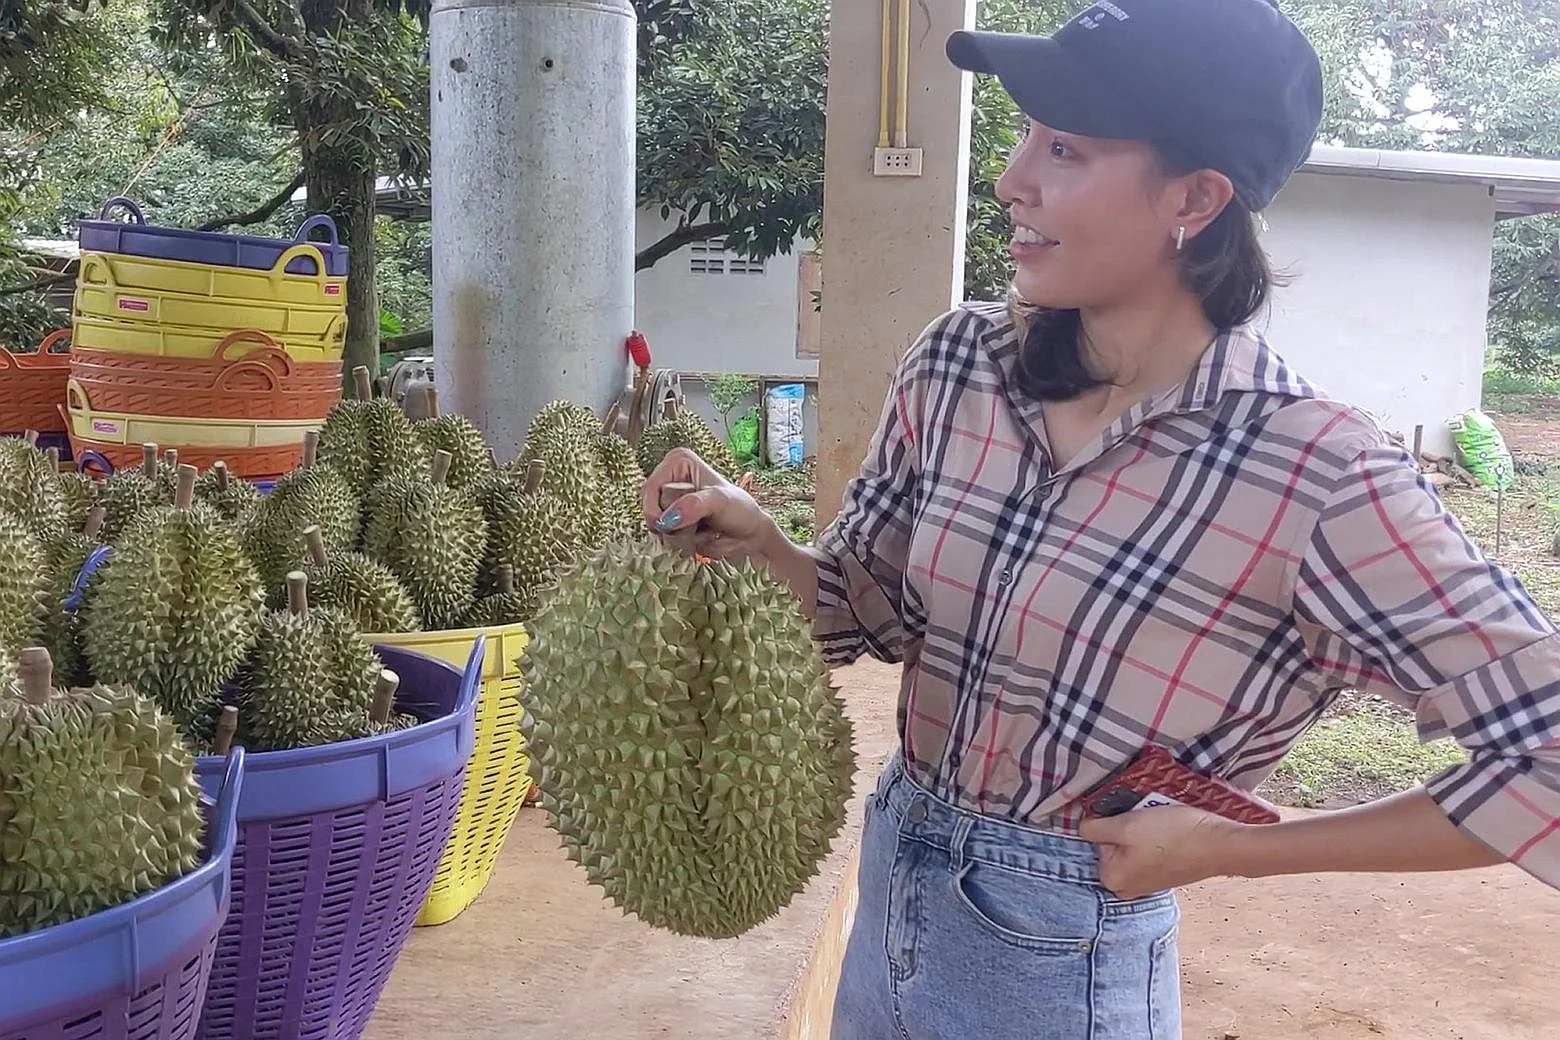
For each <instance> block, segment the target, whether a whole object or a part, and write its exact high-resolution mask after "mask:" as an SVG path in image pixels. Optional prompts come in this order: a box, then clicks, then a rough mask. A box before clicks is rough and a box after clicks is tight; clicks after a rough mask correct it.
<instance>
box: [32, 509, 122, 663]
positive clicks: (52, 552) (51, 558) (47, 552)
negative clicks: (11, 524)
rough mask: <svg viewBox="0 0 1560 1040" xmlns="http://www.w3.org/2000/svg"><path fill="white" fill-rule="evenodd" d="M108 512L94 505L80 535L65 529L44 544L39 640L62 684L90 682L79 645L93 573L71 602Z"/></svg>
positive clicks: (84, 652)
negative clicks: (77, 598)
mask: <svg viewBox="0 0 1560 1040" xmlns="http://www.w3.org/2000/svg"><path fill="white" fill-rule="evenodd" d="M106 514H107V511H106V510H105V509H104V508H103V507H102V506H93V507H92V511H91V513H90V514H88V516H87V522H86V525H85V527H84V529H83V530H82V532H81V533H80V534H76V533H74V532H70V531H65V532H62V533H61V534H59V535H58V536H56V537H54V538H51V539H48V540H47V541H46V542H45V543H44V557H45V564H44V569H45V572H46V574H47V580H48V587H47V590H46V593H45V598H44V617H43V628H42V638H41V642H42V643H43V646H44V648H45V649H47V650H48V651H49V657H50V658H51V659H52V660H53V662H54V674H55V676H56V678H57V679H58V681H59V682H60V683H61V684H62V685H65V686H81V685H85V684H86V683H89V682H91V681H92V676H91V670H90V669H89V668H88V667H87V657H86V651H85V650H84V649H83V648H82V645H81V619H82V617H83V614H84V611H85V609H86V604H87V602H88V601H89V600H90V597H91V592H92V588H93V586H94V584H95V582H96V577H97V576H96V574H94V575H93V576H92V577H91V578H89V579H88V581H87V585H86V589H85V590H84V592H83V595H82V596H81V602H79V603H75V602H73V598H72V593H73V591H74V589H75V586H76V580H77V578H78V576H79V575H80V574H81V569H82V568H83V567H84V566H86V563H87V560H88V558H90V557H91V556H92V554H93V553H94V552H96V551H97V550H98V548H99V547H101V545H102V544H103V543H102V542H101V541H99V538H100V537H101V535H102V531H103V521H104V519H105V517H106Z"/></svg>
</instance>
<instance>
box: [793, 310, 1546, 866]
mask: <svg viewBox="0 0 1560 1040" xmlns="http://www.w3.org/2000/svg"><path fill="white" fill-rule="evenodd" d="M1018 353H1019V338H1018V336H1017V334H1016V331H1015V328H1014V325H1013V322H1012V320H1011V319H1010V317H1009V315H1008V312H1007V309H1006V307H1005V306H1004V305H1002V304H1000V303H998V304H970V305H966V306H964V307H962V308H959V309H957V310H955V311H953V312H951V313H949V314H947V315H945V316H943V317H942V318H940V319H938V320H937V321H936V322H934V323H933V324H932V325H931V326H929V327H928V328H927V330H926V331H925V332H924V333H923V334H922V335H921V336H920V337H919V339H918V340H917V341H916V343H915V345H914V346H913V347H912V349H911V350H910V351H909V352H908V353H907V354H906V356H905V357H904V359H903V360H902V362H901V363H900V365H899V368H898V371H897V373H896V375H895V377H894V383H893V387H892V389H891V391H890V393H889V395H888V399H887V402H886V404H885V407H884V410H883V414H882V419H881V422H880V424H879V427H878V429H877V431H876V433H875V434H874V436H873V438H872V441H871V443H870V445H869V447H868V449H867V455H866V459H865V462H864V464H863V466H862V469H861V472H860V473H859V474H858V475H857V476H856V477H855V478H854V479H853V480H852V482H851V483H850V485H849V486H848V488H847V490H846V494H845V500H844V503H843V506H842V509H841V511H840V512H839V514H838V515H837V516H836V517H835V519H834V521H833V522H832V523H831V524H830V525H828V526H827V527H826V528H825V529H824V530H823V531H822V532H821V533H820V536H819V539H818V547H817V548H815V549H813V550H812V553H813V555H814V557H815V558H816V559H817V561H818V578H819V589H818V613H817V617H816V621H815V624H814V633H815V635H816V637H817V639H818V641H819V644H820V645H821V647H822V648H823V651H824V654H825V656H826V658H827V659H828V660H829V661H830V663H832V664H843V663H847V662H849V661H852V660H854V659H856V658H858V657H860V656H861V655H862V654H864V653H866V654H871V655H872V656H874V657H876V658H878V659H880V660H883V661H888V662H894V663H897V662H901V661H902V662H904V664H905V668H904V676H903V680H902V690H901V697H900V706H899V732H900V737H901V741H902V745H903V751H904V756H905V761H906V766H907V768H908V770H909V772H910V773H911V775H912V776H914V777H916V778H917V779H918V780H919V781H920V782H922V783H923V784H925V785H927V786H928V787H929V788H931V789H932V790H933V791H935V792H936V793H938V794H939V795H940V796H942V797H944V798H946V799H948V800H949V801H951V802H953V803H955V804H957V805H960V806H963V807H965V808H967V809H970V810H973V811H976V812H979V813H985V814H989V815H993V816H997V817H1001V818H1007V819H1011V820H1015V821H1021V822H1024V823H1028V824H1030V825H1033V826H1044V827H1049V828H1053V829H1059V830H1062V831H1074V830H1075V829H1076V825H1077V822H1078V809H1077V799H1078V798H1079V796H1080V795H1082V794H1083V793H1084V792H1085V791H1087V790H1088V789H1090V788H1092V787H1093V786H1095V785H1096V784H1097V783H1099V782H1100V781H1101V780H1103V779H1105V778H1106V777H1107V776H1108V775H1110V774H1111V773H1113V772H1114V771H1116V770H1117V769H1119V768H1120V767H1121V766H1123V765H1124V764H1125V763H1126V762H1127V761H1128V760H1129V759H1130V758H1131V757H1132V756H1133V755H1134V754H1135V753H1136V752H1137V751H1138V750H1140V749H1141V748H1142V747H1143V746H1144V745H1145V744H1148V743H1160V744H1163V745H1165V746H1166V747H1168V748H1169V749H1170V750H1171V751H1172V752H1173V753H1174V754H1175V755H1176V756H1177V757H1178V758H1179V759H1180V760H1181V761H1182V762H1184V763H1185V764H1187V765H1188V766H1190V767H1192V768H1194V769H1197V770H1200V771H1202V772H1204V773H1207V774H1211V775H1215V776H1220V777H1224V778H1225V779H1227V780H1229V781H1231V782H1233V783H1235V784H1237V785H1239V786H1240V787H1242V788H1245V789H1248V790H1250V789H1252V788H1254V787H1256V786H1257V784H1259V783H1260V782H1261V781H1262V780H1263V779H1264V778H1266V777H1267V776H1268V775H1269V774H1271V772H1272V771H1273V769H1274V767H1275V766H1277V764H1278V763H1279V761H1280V760H1281V759H1282V758H1283V757H1284V755H1285V754H1286V753H1287V752H1288V751H1289V749H1290V748H1291V747H1293V746H1294V744H1295V743H1296V742H1297V741H1298V740H1299V739H1300V738H1301V736H1302V735H1303V734H1304V733H1305V731H1306V730H1307V728H1308V727H1310V726H1311V725H1312V724H1313V723H1314V722H1316V720H1317V718H1318V716H1320V715H1321V714H1322V712H1323V711H1324V709H1326V707H1327V706H1328V704H1329V703H1330V702H1331V701H1332V700H1333V699H1334V698H1335V697H1336V696H1337V695H1338V693H1339V691H1341V690H1342V689H1345V688H1354V689H1359V690H1363V691H1367V692H1370V693H1376V694H1380V695H1382V696H1384V697H1386V698H1388V699H1390V700H1392V701H1394V702H1396V703H1398V704H1401V705H1405V706H1407V707H1409V708H1412V709H1414V710H1415V711H1416V712H1417V716H1418V719H1419V728H1420V733H1421V736H1422V737H1423V738H1424V739H1431V738H1434V737H1438V736H1443V735H1448V734H1449V735H1451V736H1453V737H1455V738H1456V739H1457V741H1458V742H1459V743H1460V744H1461V745H1462V746H1463V747H1464V748H1465V749H1467V751H1468V752H1469V754H1470V760H1469V761H1468V762H1467V763H1466V764H1460V765H1457V766H1455V767H1453V768H1450V769H1447V770H1446V771H1444V772H1442V773H1440V774H1439V775H1437V776H1436V777H1434V778H1433V779H1432V780H1431V781H1430V782H1429V783H1428V785H1427V786H1428V789H1429V792H1430V794H1431V795H1432V796H1433V797H1434V798H1435V799H1436V801H1437V802H1438V803H1439V804H1440V806H1441V807H1442V808H1443V809H1444V810H1445V811H1446V812H1447V813H1448V814H1449V816H1450V817H1451V819H1453V820H1454V821H1456V822H1457V823H1458V824H1459V825H1461V826H1462V827H1463V828H1464V829H1465V830H1466V832H1468V833H1470V834H1472V835H1474V836H1475V837H1476V838H1478V839H1479V840H1481V841H1483V842H1484V843H1485V844H1487V845H1489V846H1491V847H1492V848H1494V849H1496V850H1498V851H1499V852H1500V853H1502V854H1504V855H1505V856H1506V857H1507V858H1508V859H1510V860H1512V861H1514V862H1517V863H1519V864H1520V865H1522V866H1523V867H1525V868H1526V869H1527V870H1529V871H1530V872H1532V873H1533V874H1535V875H1537V876H1538V877H1540V878H1541V879H1542V880H1544V881H1545V882H1547V883H1549V884H1551V885H1556V886H1560V833H1557V832H1560V639H1557V637H1556V629H1555V626H1554V624H1553V623H1552V622H1551V621H1550V619H1549V618H1547V617H1546V616H1545V615H1544V613H1543V612H1542V611H1541V610H1540V609H1539V608H1538V607H1537V606H1535V605H1534V603H1533V601H1532V600H1531V599H1529V598H1528V595H1527V593H1526V592H1525V591H1524V590H1523V588H1522V587H1521V585H1520V584H1519V583H1518V582H1517V580H1516V579H1515V578H1514V577H1512V576H1511V575H1510V574H1508V573H1507V572H1505V571H1504V570H1502V569H1500V568H1499V567H1497V566H1496V565H1495V564H1493V563H1491V562H1490V561H1488V560H1487V559H1486V558H1485V557H1484V556H1483V554H1482V553H1481V552H1480V551H1479V550H1478V549H1477V548H1475V547H1474V546H1473V545H1472V544H1471V543H1470V542H1469V541H1468V540H1467V538H1465V537H1464V535H1463V533H1462V530H1461V528H1460V527H1459V525H1458V523H1457V521H1456V520H1455V518H1454V517H1453V516H1452V515H1451V514H1450V513H1449V512H1448V511H1447V510H1446V509H1444V508H1443V507H1442V505H1441V501H1440V498H1439V496H1438V495H1437V494H1436V493H1435V491H1434V490H1433V489H1432V488H1431V487H1430V486H1429V485H1427V484H1426V483H1425V482H1424V481H1423V480H1422V479H1421V477H1420V474H1419V472H1418V469H1417V468H1416V467H1415V465H1414V464H1413V460H1412V458H1411V456H1410V455H1409V453H1407V452H1406V451H1404V450H1402V449H1401V448H1400V447H1398V446H1396V445H1394V444H1393V443H1392V442H1391V441H1390V440H1389V439H1388V438H1387V437H1386V436H1385V435H1384V433H1383V432H1382V431H1381V430H1380V428H1379V427H1378V426H1377V425H1375V424H1374V423H1373V422H1372V421H1371V420H1370V419H1369V418H1367V417H1365V416H1364V415H1362V414H1361V413H1360V412H1359V411H1358V410H1356V409H1353V408H1350V407H1348V406H1346V405H1344V404H1340V403H1338V402H1336V401H1332V400H1329V399H1327V398H1326V397H1324V396H1323V395H1322V394H1321V393H1320V392H1319V391H1317V390H1315V389H1313V388H1312V387H1311V386H1309V385H1308V384H1307V383H1305V382H1304V381H1303V380H1302V379H1301V378H1300V377H1299V376H1298V375H1296V373H1295V372H1294V371H1293V370H1292V369H1290V368H1289V367H1288V366H1287V365H1286V364H1285V363H1284V362H1283V361H1282V360H1281V359H1280V358H1279V357H1278V356H1277V355H1275V354H1274V353H1272V352H1271V351H1270V350H1269V349H1268V347H1267V345H1266V343H1265V342H1264V341H1263V340H1262V338H1261V337H1260V335H1258V334H1257V333H1256V332H1255V331H1253V330H1251V329H1249V328H1243V329H1236V330H1233V331H1230V332H1228V333H1226V334H1224V335H1222V336H1220V337H1219V338H1218V340H1217V341H1216V342H1215V343H1214V344H1213V345H1212V346H1211V347H1210V348H1209V349H1208V350H1207V351H1206V352H1205V353H1204V355H1203V357H1202V358H1201V360H1200V363H1199V364H1198V366H1197V368H1196V370H1195V371H1194V372H1193V373H1192V374H1191V376H1190V377H1189V378H1188V379H1187V380H1186V382H1185V383H1184V384H1183V385H1182V386H1180V387H1178V388H1176V389H1174V390H1172V391H1171V392H1169V393H1166V394H1164V395H1163V396H1161V397H1159V398H1158V399H1156V400H1150V401H1145V402H1141V403H1139V404H1138V405H1136V406H1134V407H1133V408H1132V409H1131V410H1130V411H1128V412H1127V413H1126V414H1125V415H1124V416H1122V418H1121V419H1119V420H1118V421H1117V422H1116V423H1114V424H1113V425H1112V426H1111V427H1110V428H1109V429H1108V430H1106V431H1105V433H1104V434H1103V435H1102V436H1101V438H1100V439H1099V440H1098V441H1097V442H1096V443H1095V444H1094V445H1093V446H1091V447H1088V448H1085V449H1084V450H1083V451H1082V452H1080V453H1079V455H1078V456H1077V457H1076V458H1075V459H1073V460H1072V461H1071V462H1069V463H1068V464H1067V466H1066V467H1065V468H1063V469H1062V470H1060V471H1056V470H1054V469H1053V467H1052V465H1051V462H1050V459H1049V457H1048V454H1047V450H1046V439H1045V433H1044V423H1043V421H1042V418H1041V409H1040V405H1039V403H1038V402H1037V401H1035V400H1033V399H1031V398H1028V397H1026V396H1025V394H1024V393H1023V391H1022V390H1020V389H1019V387H1018V385H1017V380H1016V378H1015V376H1016V364H1017V360H1018Z"/></svg>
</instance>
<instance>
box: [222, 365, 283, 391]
mask: <svg viewBox="0 0 1560 1040" xmlns="http://www.w3.org/2000/svg"><path fill="white" fill-rule="evenodd" d="M247 372H259V373H261V378H262V379H264V380H265V384H266V386H265V389H264V390H249V389H247V388H245V387H241V386H240V387H235V386H232V385H231V383H232V381H233V380H234V379H237V378H238V377H239V376H241V375H244V374H245V373H247ZM281 388H282V384H281V382H280V381H279V380H278V379H277V378H276V373H275V372H273V371H271V366H270V365H267V364H266V363H265V362H263V361H255V360H252V359H251V358H250V357H245V358H243V359H242V360H240V361H235V362H233V363H232V364H230V365H227V366H225V367H224V368H223V369H222V371H221V372H218V373H217V378H216V380H215V382H214V384H213V386H212V389H215V390H221V391H223V392H225V393H231V392H234V391H240V390H242V391H244V392H245V393H263V394H274V393H276V392H277V391H278V390H280V389H281Z"/></svg>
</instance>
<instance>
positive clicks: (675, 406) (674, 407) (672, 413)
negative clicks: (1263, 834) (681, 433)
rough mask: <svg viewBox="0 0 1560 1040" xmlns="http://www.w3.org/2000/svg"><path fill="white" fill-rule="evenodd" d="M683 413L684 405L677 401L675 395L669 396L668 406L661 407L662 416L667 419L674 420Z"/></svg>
mask: <svg viewBox="0 0 1560 1040" xmlns="http://www.w3.org/2000/svg"><path fill="white" fill-rule="evenodd" d="M681 414H682V405H680V404H679V403H678V402H677V398H675V397H668V398H667V399H666V407H664V408H662V409H661V417H662V418H664V419H667V420H672V419H675V418H677V417H678V416H679V415H681Z"/></svg>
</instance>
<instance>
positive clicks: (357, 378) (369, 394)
mask: <svg viewBox="0 0 1560 1040" xmlns="http://www.w3.org/2000/svg"><path fill="white" fill-rule="evenodd" d="M352 389H353V390H355V391H356V392H357V399H358V400H359V401H368V400H371V399H372V398H373V396H374V381H373V379H371V378H370V377H369V373H368V366H367V365H358V366H357V367H356V368H354V369H353V370H352Z"/></svg>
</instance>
